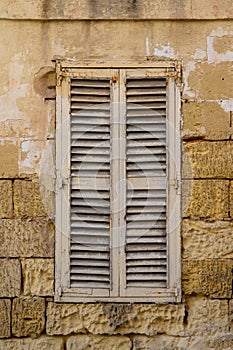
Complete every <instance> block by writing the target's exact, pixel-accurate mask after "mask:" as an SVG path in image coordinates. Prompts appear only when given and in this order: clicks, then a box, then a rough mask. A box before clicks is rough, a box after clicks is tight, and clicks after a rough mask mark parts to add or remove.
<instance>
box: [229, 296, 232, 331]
mask: <svg viewBox="0 0 233 350" xmlns="http://www.w3.org/2000/svg"><path fill="white" fill-rule="evenodd" d="M229 320H230V330H231V332H232V333H233V299H232V300H230V301H229Z"/></svg>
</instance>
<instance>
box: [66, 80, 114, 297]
mask: <svg viewBox="0 0 233 350" xmlns="http://www.w3.org/2000/svg"><path fill="white" fill-rule="evenodd" d="M70 89H71V90H70V91H71V106H70V137H71V143H70V169H71V170H70V175H71V186H70V198H71V199H70V201H71V204H70V211H71V212H70V287H71V288H72V287H74V288H75V287H78V288H79V289H80V288H91V289H92V294H93V295H95V291H96V290H98V295H103V296H106V295H108V294H109V289H110V99H111V96H110V92H111V90H110V79H109V78H95V77H91V78H88V77H87V78H82V77H81V78H73V79H71V87H70Z"/></svg>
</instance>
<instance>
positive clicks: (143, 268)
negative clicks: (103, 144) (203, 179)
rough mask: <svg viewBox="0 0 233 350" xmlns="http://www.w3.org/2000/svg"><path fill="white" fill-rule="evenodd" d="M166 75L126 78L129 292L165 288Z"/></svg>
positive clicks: (140, 293) (127, 269) (132, 293)
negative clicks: (164, 76)
mask: <svg viewBox="0 0 233 350" xmlns="http://www.w3.org/2000/svg"><path fill="white" fill-rule="evenodd" d="M166 101H167V94H166V78H163V77H160V78H146V77H145V76H144V78H141V79H140V78H128V79H127V80H126V138H127V146H126V178H127V190H126V191H127V194H126V197H127V200H126V201H127V204H126V247H125V250H126V252H125V255H126V268H125V273H126V290H127V295H142V290H140V289H141V288H143V289H147V288H149V289H150V288H166V287H167V235H166V218H167V215H166V200H167V189H166V179H167V173H166V172H167V151H166Z"/></svg>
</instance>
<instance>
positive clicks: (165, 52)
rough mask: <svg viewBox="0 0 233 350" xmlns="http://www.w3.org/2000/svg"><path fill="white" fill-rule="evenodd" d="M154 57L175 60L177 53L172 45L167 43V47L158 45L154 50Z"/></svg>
mask: <svg viewBox="0 0 233 350" xmlns="http://www.w3.org/2000/svg"><path fill="white" fill-rule="evenodd" d="M154 56H158V57H166V58H173V59H174V58H175V52H174V49H173V48H172V47H171V46H170V43H167V45H162V44H156V46H155V48H154Z"/></svg>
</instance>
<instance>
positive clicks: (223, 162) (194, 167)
mask: <svg viewBox="0 0 233 350" xmlns="http://www.w3.org/2000/svg"><path fill="white" fill-rule="evenodd" d="M213 155H214V157H213ZM232 159H233V143H232V142H231V141H229V142H223V141H222V142H206V141H203V142H197V141H195V142H188V143H186V144H185V146H184V152H183V178H189V179H192V178H199V179H201V178H215V179H220V178H223V179H224V178H233V169H232Z"/></svg>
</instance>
